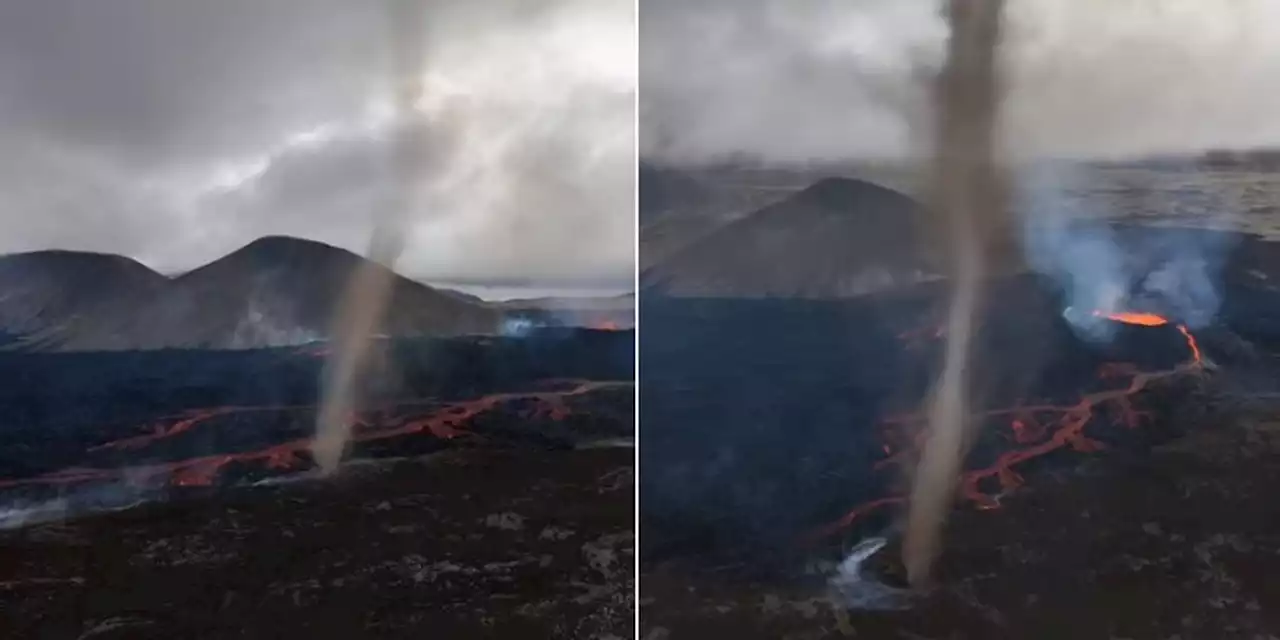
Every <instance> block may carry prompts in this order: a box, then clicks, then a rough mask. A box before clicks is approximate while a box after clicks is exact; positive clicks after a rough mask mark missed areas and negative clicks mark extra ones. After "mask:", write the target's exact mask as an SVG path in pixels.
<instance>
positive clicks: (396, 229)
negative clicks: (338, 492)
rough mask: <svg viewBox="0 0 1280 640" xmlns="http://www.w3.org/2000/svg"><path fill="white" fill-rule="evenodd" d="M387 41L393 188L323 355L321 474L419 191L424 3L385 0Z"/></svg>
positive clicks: (349, 406) (345, 434) (345, 438)
mask: <svg viewBox="0 0 1280 640" xmlns="http://www.w3.org/2000/svg"><path fill="white" fill-rule="evenodd" d="M388 17H389V19H390V24H389V26H390V38H391V47H392V55H393V58H392V65H393V79H394V82H395V88H394V89H395V107H396V111H397V116H398V120H399V122H400V130H399V131H398V132H397V135H396V138H395V141H394V149H393V154H394V157H393V159H392V162H393V163H394V166H393V167H392V169H393V171H395V176H396V183H395V194H394V199H393V201H392V203H391V206H390V208H389V209H388V210H384V211H383V212H382V213H381V217H382V219H381V220H380V221H379V224H378V225H377V227H376V228H375V231H374V233H373V238H372V240H371V241H370V244H369V252H368V256H367V257H368V258H369V259H368V260H367V261H365V262H363V263H362V264H361V266H360V268H359V269H358V270H357V272H356V273H355V274H354V275H353V276H352V278H351V281H350V282H349V283H348V285H347V290H346V292H345V293H344V294H343V296H342V298H341V301H340V302H339V306H338V309H337V310H336V313H335V323H334V331H333V349H332V350H331V351H330V353H331V355H330V356H329V359H328V360H327V361H326V362H325V370H324V379H323V386H322V394H323V396H322V398H321V404H320V411H319V414H318V415H317V422H316V438H315V442H314V444H313V445H312V453H313V455H314V456H315V460H316V464H317V465H319V467H320V471H321V473H323V474H326V475H327V474H330V473H333V472H334V471H335V470H336V469H337V467H338V464H339V463H340V462H341V461H342V456H343V454H344V453H345V452H346V449H347V445H348V442H349V440H350V438H351V414H352V412H353V411H354V410H355V407H356V403H357V401H358V395H359V388H358V382H359V380H360V378H361V377H362V375H363V374H364V372H365V369H366V367H367V363H368V359H369V352H370V348H371V346H372V337H373V334H374V332H375V331H376V330H377V328H378V326H379V325H380V324H381V322H382V318H383V315H384V312H385V311H386V305H387V303H388V298H389V297H390V295H391V288H392V283H393V278H394V272H393V271H392V270H391V268H392V267H393V265H394V264H395V261H396V260H397V259H398V258H399V257H400V253H401V252H402V251H403V250H404V240H403V238H404V235H405V234H404V232H405V222H406V220H405V218H406V215H407V212H409V211H412V210H414V208H415V204H416V203H417V200H418V198H419V197H420V195H421V193H420V187H421V181H422V180H423V179H424V178H425V173H426V170H427V168H428V167H427V166H426V164H427V163H426V159H427V158H426V153H427V151H428V145H427V140H426V137H427V133H428V128H427V127H428V123H427V122H425V121H424V120H425V118H424V117H423V116H422V115H421V114H420V112H419V111H418V109H417V105H418V102H419V100H421V98H422V78H423V65H424V62H425V58H426V50H425V46H424V42H423V33H424V27H425V24H424V22H425V20H424V18H425V11H424V3H423V2H422V1H421V0H391V3H390V11H389V15H388Z"/></svg>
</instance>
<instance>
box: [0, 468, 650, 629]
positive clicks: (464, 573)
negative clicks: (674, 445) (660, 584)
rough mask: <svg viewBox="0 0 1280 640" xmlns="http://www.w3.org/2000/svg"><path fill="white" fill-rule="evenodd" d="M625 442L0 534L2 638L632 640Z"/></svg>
mask: <svg viewBox="0 0 1280 640" xmlns="http://www.w3.org/2000/svg"><path fill="white" fill-rule="evenodd" d="M632 471H633V469H632V465H631V451H630V450H616V449H615V450H603V449H602V450H595V451H578V452H559V453H535V452H484V451H469V452H468V451H464V452H456V453H449V454H443V455H440V456H435V457H432V458H426V459H420V460H408V461H401V462H380V463H376V464H368V465H361V466H355V467H352V468H349V469H348V470H347V471H346V472H345V473H344V474H343V475H342V476H339V477H338V478H337V479H335V480H328V481H303V482H297V483H293V484H288V485H281V486H276V487H254V488H246V489H240V490H235V491H230V492H225V493H223V494H220V495H217V496H211V497H206V498H202V499H192V500H186V501H183V502H180V503H174V504H169V505H157V506H151V507H143V508H139V509H136V510H134V511H130V512H125V513H120V514H114V515H108V516H102V517H95V518H90V519H85V520H81V521H75V522H68V523H56V524H47V525H41V526H36V527H31V528H27V529H24V530H20V531H14V532H4V533H0V629H3V630H4V637H5V638H13V639H15V640H18V639H22V638H95V639H107V638H120V639H124V638H129V639H138V640H141V639H145V638H157V639H166V640H167V639H171V638H210V639H213V638H339V637H341V638H366V637H391V638H405V637H428V636H430V637H447V638H481V637H484V638H551V637H557V638H604V637H618V638H630V637H632V635H633V633H634V627H633V616H634V606H635V605H634V599H633V593H634V588H635V575H634V571H633V558H634V523H633V511H632V505H633V502H632V495H633V486H634V485H633V483H632V482H633V481H632Z"/></svg>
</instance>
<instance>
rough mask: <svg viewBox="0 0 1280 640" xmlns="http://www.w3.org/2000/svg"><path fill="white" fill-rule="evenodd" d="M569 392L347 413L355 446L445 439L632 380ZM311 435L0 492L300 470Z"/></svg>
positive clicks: (128, 442) (180, 483)
mask: <svg viewBox="0 0 1280 640" xmlns="http://www.w3.org/2000/svg"><path fill="white" fill-rule="evenodd" d="M562 382H564V385H562V386H567V388H561V389H557V390H544V391H527V392H513V393H495V394H489V395H484V396H481V397H478V398H473V399H470V400H461V401H452V402H443V403H441V402H438V401H432V400H417V401H409V402H404V403H399V404H396V405H393V406H389V407H382V408H378V409H373V410H370V411H367V412H363V413H360V414H356V415H353V416H352V417H351V420H352V422H353V426H354V427H355V428H354V429H353V435H352V442H353V443H363V442H375V441H380V440H387V439H391V438H398V437H403V436H410V435H414V434H427V435H430V436H432V437H434V438H438V439H441V440H451V439H454V438H457V437H459V436H461V435H463V434H465V433H467V427H468V425H469V424H470V423H471V422H472V421H473V420H475V419H476V418H477V417H479V416H481V415H483V414H485V413H488V412H490V411H494V410H496V409H499V408H502V407H504V406H508V405H511V404H514V403H527V402H532V403H533V406H532V408H529V409H526V410H524V411H522V412H520V415H521V416H522V417H524V418H526V419H535V418H546V419H550V420H557V421H559V420H564V419H565V418H567V417H569V416H570V415H572V414H573V413H574V410H573V409H572V408H571V407H570V406H569V404H568V399H569V398H571V397H574V396H582V395H585V394H588V393H591V392H593V391H597V390H602V389H608V388H616V387H624V386H630V385H631V383H630V382H611V381H589V380H569V381H562ZM315 409H316V407H315V406H314V405H297V406H264V407H253V406H247V407H215V408H208V409H195V410H191V411H188V412H185V413H183V414H181V415H179V416H174V417H170V418H168V419H162V420H161V421H160V422H159V423H158V424H155V425H153V426H151V427H149V428H147V429H145V430H144V431H145V433H143V434H140V435H137V436H131V437H127V438H121V439H118V440H112V441H109V442H105V443H102V444H99V445H96V446H94V447H91V448H90V449H89V451H90V452H96V451H104V450H116V451H125V450H130V451H136V450H140V449H145V448H147V447H150V446H153V445H155V444H156V443H157V442H160V441H164V440H169V439H172V438H174V437H175V436H178V435H180V434H183V433H187V432H189V431H191V430H193V429H196V428H197V427H199V426H201V425H203V424H206V423H208V422H209V421H210V420H212V419H214V418H217V417H226V416H236V415H245V414H250V413H275V414H279V413H286V412H308V411H310V412H314V411H315ZM310 451H311V438H297V439H293V440H289V441H286V442H281V443H277V444H272V445H269V446H266V447H262V448H259V449H253V450H249V451H243V452H235V453H218V454H211V455H205V456H198V457H193V458H186V459H181V460H176V461H172V462H163V463H155V464H145V465H139V466H123V467H113V468H89V467H71V468H67V469H62V470H59V471H54V472H51V473H47V474H42V475H38V476H33V477H29V478H15V479H7V480H0V489H10V488H15V487H24V486H27V487H31V486H70V485H79V484H84V483H90V482H111V481H116V482H125V483H128V484H137V485H142V484H146V483H148V482H155V481H161V482H164V483H167V484H169V485H170V486H177V487H207V486H212V485H214V484H215V483H216V481H217V479H218V477H219V475H220V474H221V473H222V471H223V470H224V469H225V468H226V467H227V465H229V464H232V463H249V464H252V465H258V466H259V467H262V468H265V469H269V470H273V471H301V470H304V469H305V468H306V467H307V465H308V461H309V460H310Z"/></svg>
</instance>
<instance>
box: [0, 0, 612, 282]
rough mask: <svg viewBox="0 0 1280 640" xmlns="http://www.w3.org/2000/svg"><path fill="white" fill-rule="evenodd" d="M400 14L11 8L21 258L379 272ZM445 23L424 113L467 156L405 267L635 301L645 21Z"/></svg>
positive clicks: (12, 236) (76, 0) (320, 5)
mask: <svg viewBox="0 0 1280 640" xmlns="http://www.w3.org/2000/svg"><path fill="white" fill-rule="evenodd" d="M384 1H385V0H377V1H375V0H361V1H359V2H355V1H352V0H307V1H306V2H302V1H297V0H216V1H210V0H111V1H109V2H103V1H101V0H38V1H19V0H5V1H3V2H0V224H3V225H4V229H3V233H0V252H11V251H21V250H31V249H41V248H49V247H60V248H73V249H87V250H97V251H109V252H117V253H124V254H127V255H130V256H133V257H135V258H138V259H141V260H143V261H144V262H146V263H147V264H149V265H151V266H153V267H156V268H158V269H161V270H164V271H178V270H184V269H189V268H191V267H194V266H198V265H199V264H202V263H204V262H207V261H209V260H212V259H215V258H217V257H219V256H221V255H223V254H225V253H227V252H228V251H230V250H233V249H235V248H237V247H238V246H240V245H243V244H245V243H247V242H249V241H251V240H253V239H254V238H256V237H259V236H262V235H267V234H289V235H297V236H304V237H308V238H313V239H317V240H321V241H325V242H329V243H332V244H337V245H340V246H344V247H347V248H350V249H353V250H356V251H361V252H363V250H364V249H365V246H366V243H367V241H368V238H369V233H370V229H371V221H372V220H373V218H374V215H375V213H376V212H377V211H378V208H379V207H380V206H383V205H385V203H386V201H387V200H388V198H389V196H390V195H391V194H390V193H389V190H390V189H389V188H390V184H392V183H391V181H390V179H389V176H388V171H387V169H388V168H389V165H388V163H387V158H388V148H389V140H390V137H389V131H390V130H391V126H390V125H391V124H392V121H393V117H392V114H393V110H392V107H391V100H390V94H389V90H390V88H391V86H392V82H393V78H391V77H390V76H391V75H393V74H391V73H390V69H392V68H393V66H392V64H391V55H390V53H391V52H390V48H389V45H388V37H387V36H388V33H390V30H389V28H388V24H387V19H386V18H387V14H386V13H385V11H384V9H385V7H384V6H383V5H382V2H384ZM428 4H429V5H430V7H431V8H430V9H429V11H428V20H427V24H426V25H424V27H423V28H424V29H425V31H424V33H425V42H426V49H427V56H426V57H427V59H426V60H424V67H423V76H424V77H425V78H426V83H425V84H426V87H427V94H428V95H427V96H426V98H425V99H424V102H423V109H425V110H429V111H431V112H432V114H433V115H434V116H439V121H440V122H441V123H442V124H441V125H440V126H447V127H449V128H450V130H451V133H452V134H453V136H452V137H453V139H455V140H457V141H459V143H458V145H457V146H456V147H454V149H455V150H454V151H451V154H452V155H451V157H450V158H449V159H448V164H449V165H450V167H451V173H450V176H451V177H450V181H449V184H450V188H449V189H448V193H446V194H444V197H443V198H442V199H440V200H438V201H436V202H435V203H434V204H433V206H431V207H430V208H431V209H432V210H429V211H418V212H416V213H415V215H414V219H415V220H416V224H415V227H414V231H413V233H412V234H411V236H410V238H409V243H408V248H407V250H406V252H405V253H404V255H403V256H402V258H401V262H400V264H399V270H400V271H401V272H403V273H406V274H410V275H414V276H419V277H426V278H446V279H484V278H499V279H507V278H512V277H524V278H533V279H547V280H561V279H578V278H587V279H605V280H615V281H630V279H631V269H632V263H633V224H634V223H633V218H632V216H633V213H632V208H633V201H634V195H633V194H634V185H633V175H634V170H633V166H632V160H633V157H634V153H635V145H636V141H635V135H634V125H633V123H634V117H635V115H634V114H635V112H634V101H635V85H636V64H637V62H636V55H637V54H636V49H635V35H634V33H635V18H634V8H633V3H632V1H631V0H547V1H536V0H476V1H469V0H455V1H452V2H450V1H448V0H428Z"/></svg>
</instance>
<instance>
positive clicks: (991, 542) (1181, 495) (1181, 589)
mask: <svg viewBox="0 0 1280 640" xmlns="http://www.w3.org/2000/svg"><path fill="white" fill-rule="evenodd" d="M1262 400H1263V401H1261V402H1260V399H1259V398H1258V397H1253V398H1245V399H1239V398H1236V399H1232V400H1230V401H1229V402H1228V403H1227V404H1230V405H1232V406H1231V410H1230V411H1222V410H1220V409H1221V407H1214V408H1213V410H1212V411H1208V412H1192V413H1196V414H1199V415H1196V416H1195V417H1194V419H1195V420H1198V421H1202V422H1203V423H1204V424H1203V425H1202V427H1203V428H1201V429H1198V430H1196V431H1195V432H1194V433H1193V434H1192V435H1189V436H1187V437H1185V438H1182V439H1180V440H1177V441H1174V442H1172V443H1168V444H1165V445H1163V446H1160V447H1158V448H1157V449H1155V450H1154V451H1152V452H1151V453H1150V454H1149V455H1142V456H1129V457H1120V458H1117V457H1114V456H1113V457H1108V456H1101V457H1098V458H1096V459H1094V460H1092V461H1091V462H1090V463H1089V464H1088V465H1087V466H1086V467H1084V468H1083V469H1081V470H1079V471H1076V472H1072V473H1067V474H1058V475H1049V476H1043V477H1040V478H1037V479H1035V480H1034V481H1032V482H1031V483H1030V485H1029V486H1028V487H1026V488H1024V489H1023V490H1021V491H1020V492H1019V493H1017V494H1016V495H1015V496H1014V497H1012V498H1008V499H1006V500H1005V501H1004V504H1003V507H1002V508H1001V509H998V510H995V511H976V510H960V511H958V512H957V513H956V514H955V515H954V516H953V519H952V522H951V525H950V529H949V532H948V537H947V539H946V545H947V546H946V552H945V555H944V557H943V558H942V561H941V564H940V566H939V568H938V572H937V581H936V586H935V587H934V589H933V590H931V591H930V592H928V593H923V594H918V595H914V596H911V597H910V598H909V602H910V604H911V606H910V608H908V609H904V610H896V611H895V610H889V611H884V610H882V611H866V610H862V611H857V610H854V611H848V610H847V608H846V607H845V606H843V605H842V604H841V602H842V601H841V599H840V598H838V597H836V596H835V595H834V592H833V591H832V590H831V589H830V587H828V586H827V582H826V580H827V578H828V577H829V576H830V575H831V570H830V568H829V567H828V568H825V569H823V568H816V569H814V570H811V571H810V572H809V573H810V574H811V575H808V576H807V577H801V578H797V579H794V580H792V579H779V578H778V577H777V576H772V577H769V578H762V577H759V576H756V577H753V576H751V575H750V574H748V573H745V572H744V571H743V569H742V567H734V566H722V567H717V568H706V567H703V568H700V569H691V568H690V567H689V566H688V565H687V563H685V565H684V566H680V565H678V564H676V563H667V564H664V565H660V566H651V567H646V568H644V569H642V572H641V599H640V611H641V625H642V629H641V633H640V637H641V638H646V639H648V640H659V639H664V638H665V639H673V640H680V639H683V638H706V637H733V638H773V639H776V638H788V639H797V640H798V639H801V638H845V637H856V638H895V639H903V640H921V639H925V638H929V639H938V640H941V639H948V640H950V639H956V640H959V639H969V638H974V639H978V638H981V639H983V640H987V639H996V638H1019V639H1022V638H1039V639H1054V638H1091V639H1092V638H1101V639H1114V640H1120V639H1126V640H1147V639H1151V640H1155V639H1161V640H1173V639H1177V640H1198V639H1202V638H1203V639H1206V640H1208V639H1214V640H1218V639H1228V638H1240V639H1250V640H1256V639H1270V638H1280V583H1277V582H1276V581H1275V580H1274V579H1273V578H1272V576H1274V575H1276V574H1277V572H1280V529H1278V528H1277V526H1276V525H1277V524H1278V523H1280V502H1277V501H1276V499H1275V495H1274V493H1273V488H1274V487H1275V486H1276V485H1277V483H1278V482H1280V465H1277V464H1276V462H1275V461H1276V455H1277V454H1280V421H1277V420H1276V419H1275V416H1276V415H1277V411H1278V410H1280V406H1277V405H1276V404H1275V403H1274V402H1273V401H1271V400H1272V399H1271V398H1270V397H1266V398H1262ZM1215 403H1216V404H1222V403H1220V402H1217V401H1215ZM897 554H898V550H897V549H896V548H895V547H894V546H893V544H892V543H891V544H890V546H889V547H887V548H885V549H883V550H882V551H881V552H880V553H879V554H877V555H876V556H873V557H872V559H871V560H870V561H868V563H869V564H870V565H871V567H870V568H869V569H868V573H871V574H874V575H876V576H877V577H878V579H879V580H881V581H883V582H884V583H887V584H889V585H893V584H895V583H897V584H901V582H900V581H901V578H900V569H899V567H898V563H897V561H896V558H897ZM855 591H856V590H855Z"/></svg>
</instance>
